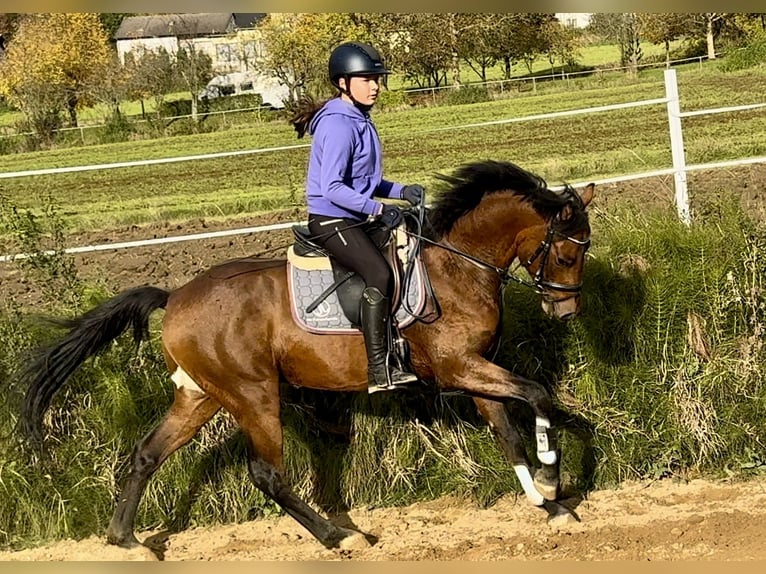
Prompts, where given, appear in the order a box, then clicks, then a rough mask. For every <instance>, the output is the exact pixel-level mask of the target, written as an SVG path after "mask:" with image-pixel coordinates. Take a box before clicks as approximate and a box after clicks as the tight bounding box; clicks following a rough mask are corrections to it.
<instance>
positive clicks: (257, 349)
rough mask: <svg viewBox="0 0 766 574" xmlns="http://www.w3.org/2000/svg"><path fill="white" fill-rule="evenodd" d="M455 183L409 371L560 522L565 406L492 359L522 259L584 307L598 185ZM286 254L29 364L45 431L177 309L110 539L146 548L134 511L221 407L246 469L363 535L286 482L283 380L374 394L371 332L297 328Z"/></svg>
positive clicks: (146, 291) (132, 301) (74, 329)
mask: <svg viewBox="0 0 766 574" xmlns="http://www.w3.org/2000/svg"><path fill="white" fill-rule="evenodd" d="M441 179H442V180H444V181H446V183H447V185H446V186H445V187H446V189H445V190H444V191H443V193H441V194H440V195H439V196H438V198H437V199H436V201H435V202H434V204H433V206H432V207H431V208H429V210H428V211H427V212H426V213H427V215H426V219H427V223H428V224H430V230H431V235H430V237H429V239H430V241H426V242H425V244H424V247H423V250H422V257H423V260H424V264H425V267H426V269H427V271H428V274H429V276H430V279H431V283H432V286H433V291H434V293H435V296H436V297H437V299H438V303H439V306H440V309H441V314H440V316H439V317H438V318H437V319H436V320H433V321H430V322H428V323H425V322H422V321H421V322H415V323H413V324H412V325H410V326H409V327H407V328H406V329H404V330H403V336H404V337H405V338H406V339H407V341H408V342H409V345H410V350H411V361H412V367H413V369H414V371H415V372H416V373H417V375H418V376H419V377H420V379H421V380H423V381H425V382H426V383H427V384H435V385H437V386H438V388H439V389H440V390H444V391H456V390H458V391H462V392H463V393H465V394H468V395H470V396H471V397H472V398H473V400H474V401H475V404H476V406H477V408H478V411H479V413H480V414H481V416H482V417H483V418H484V419H485V420H486V421H487V422H488V423H489V425H490V427H491V428H492V430H493V431H494V433H495V435H496V436H497V438H498V440H499V442H500V444H501V446H502V448H503V450H504V452H505V454H506V455H507V456H508V458H509V459H510V461H511V462H512V464H513V465H514V468H515V470H516V473H517V475H518V478H519V480H520V482H521V484H522V486H523V488H524V490H525V493H526V495H527V497H528V499H529V501H530V502H531V503H532V504H534V505H537V506H540V507H543V508H545V509H546V510H547V512H548V514H549V520H550V519H552V520H557V521H559V520H564V521H566V520H568V519H571V518H572V515H571V513H570V511H569V510H568V509H566V508H565V507H564V506H563V505H561V504H560V503H559V502H557V501H556V498H557V496H558V487H559V460H560V452H559V451H558V448H557V446H556V441H555V431H554V429H553V428H552V426H551V422H550V421H551V413H552V410H553V403H552V400H551V397H550V395H549V393H548V391H547V390H546V389H545V388H544V387H543V386H542V385H541V384H539V383H537V382H535V381H531V380H527V379H525V378H523V377H520V376H518V375H515V374H513V373H510V372H508V371H507V370H505V369H503V368H501V367H499V366H497V365H495V364H493V363H492V362H490V361H489V360H487V359H486V358H485V354H487V353H488V351H489V350H490V349H491V348H492V346H493V344H495V342H496V341H497V339H498V337H499V329H500V321H501V314H502V308H501V301H502V286H503V285H504V284H505V283H506V282H507V281H509V280H511V278H514V277H515V276H514V275H513V274H512V273H511V272H510V270H509V269H510V265H511V263H512V262H513V261H514V260H516V259H518V260H519V262H520V264H521V265H522V266H523V267H524V268H525V269H526V270H527V272H528V273H529V274H530V275H531V277H532V278H533V281H532V282H528V283H529V284H530V285H531V286H533V287H535V288H536V289H537V290H538V291H539V292H540V293H541V294H542V305H543V309H544V311H545V312H546V313H548V314H549V315H551V316H555V317H558V318H561V319H566V318H569V317H572V316H574V315H576V314H577V313H578V312H579V307H580V288H581V278H582V271H583V263H584V259H585V251H586V249H587V247H588V245H589V243H590V226H589V222H588V216H587V213H586V211H585V207H586V206H587V205H588V203H589V202H590V200H591V198H592V197H593V189H594V186H593V184H590V185H588V186H587V187H585V188H584V189H583V190H582V191H581V192H580V193H579V194H578V193H577V192H575V191H574V190H573V189H572V188H571V187H569V186H567V187H566V188H565V189H564V191H563V192H561V193H557V192H554V191H552V190H550V189H548V187H547V186H546V183H545V181H544V180H543V179H541V178H539V177H538V176H535V175H533V174H531V173H529V172H527V171H524V170H523V169H521V168H519V167H518V166H516V165H514V164H511V163H504V162H494V161H485V162H479V163H473V164H469V165H464V166H462V167H461V168H459V169H458V170H456V172H455V173H454V174H453V175H452V176H449V177H447V176H442V177H441ZM286 282H287V278H286V273H285V262H284V261H283V260H267V261H261V262H259V261H257V260H255V261H254V260H251V259H247V260H234V261H230V262H226V263H223V264H221V265H217V266H215V267H213V268H211V269H209V270H208V271H206V272H205V273H202V274H201V275H199V276H197V277H195V278H194V279H193V280H191V281H190V282H189V283H187V284H186V285H183V286H182V287H180V288H178V289H176V290H175V291H172V292H168V291H165V290H162V289H159V288H156V287H150V286H146V287H138V288H134V289H130V290H127V291H124V292H122V293H120V294H118V295H117V296H115V297H113V298H112V299H109V300H108V301H106V302H104V303H102V304H101V305H99V306H98V307H96V308H94V309H92V310H90V311H89V312H87V313H85V314H84V315H82V316H80V317H78V318H75V319H72V320H70V321H67V322H66V323H67V325H68V327H69V328H70V331H69V333H68V334H67V336H66V337H64V338H63V339H62V340H61V341H60V342H58V343H57V344H55V345H53V346H51V347H49V348H47V349H44V350H42V351H41V353H40V354H39V355H38V358H37V359H36V360H34V361H33V362H31V363H30V364H29V365H28V366H27V367H26V368H25V369H24V376H25V378H26V379H27V380H28V381H29V389H28V391H27V393H26V396H25V399H24V407H23V412H22V417H21V422H22V427H23V430H24V431H25V432H26V433H27V434H28V435H30V436H32V437H36V438H37V439H38V440H39V439H40V438H41V437H42V420H43V416H44V414H45V412H46V410H47V409H48V407H49V406H50V404H51V400H52V398H53V396H54V394H55V393H56V391H57V390H58V389H59V388H60V387H61V386H62V385H63V384H64V383H65V382H66V380H67V378H68V377H69V376H70V375H71V374H72V372H74V370H75V369H77V368H78V367H79V366H80V365H81V364H82V363H83V362H84V361H85V360H86V359H87V358H88V357H89V356H92V355H95V354H96V353H98V352H99V351H101V350H102V349H103V348H104V347H105V346H106V345H107V344H108V343H109V342H111V341H113V340H114V339H115V338H116V337H118V336H119V335H120V334H121V333H123V332H124V331H125V330H127V329H128V328H129V327H132V329H133V332H134V336H135V338H136V339H137V340H140V339H141V337H142V336H144V335H145V334H146V330H147V325H148V319H149V315H150V314H151V313H152V312H153V311H154V310H156V309H160V308H163V307H164V308H165V309H166V312H165V317H164V320H163V325H162V345H163V352H164V356H165V361H166V363H167V366H168V369H169V371H170V373H171V374H172V376H171V378H172V380H173V381H174V382H175V385H176V389H175V398H174V401H173V404H172V406H171V407H170V410H169V412H168V413H167V414H166V416H165V418H164V419H163V420H162V421H161V422H160V423H159V424H158V425H157V427H156V428H155V429H154V430H153V431H152V432H150V433H149V434H148V435H147V436H146V437H145V438H144V439H143V440H141V441H140V442H139V443H138V444H137V445H136V447H135V449H134V451H133V454H132V460H131V466H130V470H129V473H128V475H127V477H126V479H125V481H124V483H123V486H122V492H121V495H120V496H119V498H118V501H117V505H116V509H115V513H114V516H113V517H112V520H111V523H110V525H109V528H108V531H107V539H108V541H109V542H110V543H113V544H117V545H120V546H125V547H131V546H134V545H137V544H139V542H138V540H137V539H136V537H135V535H134V532H133V530H134V520H135V516H136V511H137V508H138V504H139V502H140V498H141V495H142V493H143V492H144V489H145V487H146V484H147V481H148V479H149V477H150V476H151V475H152V474H153V473H154V472H155V471H156V470H157V469H158V468H159V466H160V465H161V464H162V463H163V462H164V461H165V460H166V459H167V458H168V456H170V455H171V454H172V453H173V452H174V451H176V450H177V449H178V448H180V447H181V446H183V445H185V444H186V443H188V442H189V441H190V440H191V439H192V437H194V435H195V434H196V433H197V432H198V431H199V430H200V428H201V427H202V426H203V425H204V424H205V423H206V422H207V421H209V420H210V419H211V417H212V416H213V415H214V414H215V413H216V412H217V411H218V410H219V409H220V408H221V407H223V408H224V409H226V410H227V411H228V412H230V413H231V414H232V415H233V416H234V418H235V419H236V421H237V422H238V424H239V425H240V426H241V428H242V430H243V432H244V433H245V436H246V437H247V440H248V443H249V447H250V451H249V452H250V456H249V459H248V472H249V475H250V478H251V479H252V481H253V482H254V483H255V485H256V486H257V487H258V488H259V489H261V490H262V491H263V492H264V493H265V494H266V495H267V496H269V497H271V498H272V499H273V500H274V501H276V502H277V503H278V504H279V505H280V506H281V507H282V508H283V509H284V510H285V511H286V512H287V513H288V514H289V515H291V516H292V517H294V518H295V519H296V520H297V521H298V522H300V523H301V524H302V525H303V526H304V527H305V528H306V529H308V530H309V531H310V532H311V534H313V535H314V536H315V537H316V538H317V539H318V540H319V541H320V542H321V543H322V544H324V545H325V546H327V547H337V546H339V545H341V543H342V544H343V546H346V545H347V544H350V543H356V542H357V541H359V540H360V539H362V540H364V538H363V536H362V534H361V533H359V532H356V531H354V530H351V529H348V528H341V527H339V526H336V525H335V524H333V523H332V522H330V521H329V520H327V519H326V518H324V517H322V516H321V515H319V514H318V513H317V512H315V511H314V510H313V509H312V508H311V507H310V506H309V505H308V504H306V503H305V502H304V501H303V500H301V499H300V498H299V497H298V496H297V495H296V494H295V493H294V492H293V491H292V489H291V488H290V486H289V485H288V484H287V483H286V480H285V478H284V474H283V460H282V432H283V430H282V424H281V422H280V391H279V389H280V381H287V382H288V383H289V384H291V385H295V386H299V387H308V388H312V389H323V390H328V391H362V392H366V390H367V373H366V364H365V362H364V360H361V361H360V360H359V357H364V356H365V353H364V342H363V340H362V336H361V334H360V335H359V336H355V335H351V336H348V335H345V336H344V335H318V334H312V333H309V332H307V331H305V330H303V329H301V328H299V327H298V326H297V325H296V323H295V322H294V320H293V318H292V316H291V312H290V302H289V300H288V292H287V286H286ZM508 399H521V400H523V401H526V402H527V403H529V405H530V406H531V408H532V410H533V411H534V413H535V417H536V437H537V457H538V459H539V461H540V463H541V465H540V467H539V468H538V469H536V470H535V467H534V466H533V465H532V464H531V463H530V461H529V460H528V458H527V456H526V453H525V449H524V445H523V441H522V439H521V436H520V434H519V431H518V430H517V428H516V427H515V426H514V424H513V423H512V421H511V420H510V418H509V415H508V411H507V410H506V408H505V405H504V402H505V401H507V400H508Z"/></svg>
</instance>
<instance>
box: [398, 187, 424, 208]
mask: <svg viewBox="0 0 766 574" xmlns="http://www.w3.org/2000/svg"><path fill="white" fill-rule="evenodd" d="M402 199H406V200H407V201H409V202H410V203H411V204H412V205H420V202H421V201H423V186H422V185H418V184H414V185H405V186H404V189H402Z"/></svg>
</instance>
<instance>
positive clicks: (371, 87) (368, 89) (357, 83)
mask: <svg viewBox="0 0 766 574" xmlns="http://www.w3.org/2000/svg"><path fill="white" fill-rule="evenodd" d="M339 83H340V87H341V88H345V87H346V79H345V78H340V80H339ZM349 92H351V95H352V96H353V98H354V100H356V101H357V102H359V103H360V104H363V105H365V106H371V105H373V104H374V103H375V101H376V100H377V99H378V93H379V92H380V76H379V75H375V76H351V80H350V81H349ZM343 95H344V96H345V95H346V94H343Z"/></svg>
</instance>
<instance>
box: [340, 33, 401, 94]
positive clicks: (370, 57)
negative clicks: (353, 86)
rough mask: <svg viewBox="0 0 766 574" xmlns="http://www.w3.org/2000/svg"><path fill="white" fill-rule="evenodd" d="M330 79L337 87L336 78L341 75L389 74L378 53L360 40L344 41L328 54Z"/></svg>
mask: <svg viewBox="0 0 766 574" xmlns="http://www.w3.org/2000/svg"><path fill="white" fill-rule="evenodd" d="M329 68H330V81H331V82H332V84H333V86H335V87H336V88H338V87H339V86H338V79H339V78H341V77H343V76H373V75H376V74H390V73H391V72H389V71H388V70H387V69H386V66H385V65H384V64H383V58H382V57H381V55H380V53H379V52H378V51H377V50H376V49H375V48H373V47H372V46H370V45H369V44H363V43H362V42H345V43H343V44H340V45H339V46H337V47H336V48H335V49H334V50H333V51H332V54H330V65H329Z"/></svg>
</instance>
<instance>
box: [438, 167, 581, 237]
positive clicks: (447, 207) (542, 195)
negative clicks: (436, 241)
mask: <svg viewBox="0 0 766 574" xmlns="http://www.w3.org/2000/svg"><path fill="white" fill-rule="evenodd" d="M436 177H437V179H438V180H439V181H440V182H441V184H437V189H438V190H440V193H439V195H438V196H437V198H436V199H435V200H434V202H433V205H432V207H431V208H430V210H429V215H428V220H429V223H430V224H431V231H432V232H433V233H435V234H436V236H437V237H441V236H443V235H445V234H446V233H449V231H450V229H452V226H453V225H454V224H455V222H456V221H457V220H458V219H460V218H461V217H462V216H464V215H465V214H467V213H468V212H469V211H471V210H472V209H474V208H475V207H476V206H477V205H479V202H480V201H481V200H482V198H483V197H484V196H485V195H486V194H488V193H494V192H497V191H510V192H511V193H513V194H514V195H517V196H518V197H520V198H521V199H522V200H524V201H529V202H531V203H532V207H534V209H535V210H536V211H537V212H538V213H539V214H540V215H541V216H542V217H543V218H545V219H551V218H553V217H554V216H555V215H556V214H558V213H559V212H560V211H561V209H562V208H563V207H564V206H565V205H566V204H567V203H569V204H570V205H571V206H572V207H573V217H572V218H570V219H569V220H568V221H567V222H566V228H567V229H569V230H578V229H582V228H583V227H584V226H585V224H586V223H587V215H586V213H585V208H584V206H583V204H582V201H581V200H580V196H579V195H578V194H577V193H576V192H575V191H574V189H572V187H571V186H569V185H565V188H564V190H563V191H561V192H556V191H552V190H550V189H548V185H547V184H546V182H545V180H544V179H543V178H542V177H540V176H538V175H535V174H533V173H530V172H528V171H526V170H524V169H522V168H520V167H519V166H517V165H516V164H513V163H511V162H502V161H493V160H486V161H479V162H474V163H468V164H464V165H462V166H460V167H458V168H457V169H456V170H455V172H454V173H453V174H452V175H442V174H437V176H436ZM559 229H560V230H561V231H566V230H565V229H564V228H563V226H561V227H559Z"/></svg>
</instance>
